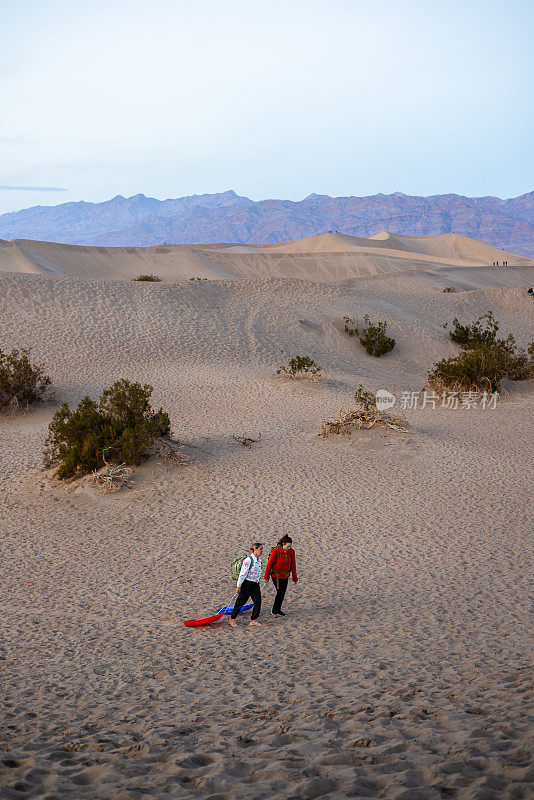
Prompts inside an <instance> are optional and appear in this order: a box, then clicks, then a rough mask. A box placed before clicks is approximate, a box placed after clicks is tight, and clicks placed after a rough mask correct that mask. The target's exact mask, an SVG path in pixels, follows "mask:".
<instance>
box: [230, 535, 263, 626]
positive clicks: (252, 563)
mask: <svg viewBox="0 0 534 800" xmlns="http://www.w3.org/2000/svg"><path fill="white" fill-rule="evenodd" d="M251 550H252V552H251V554H250V555H249V556H247V557H246V558H245V560H244V561H243V563H242V565H241V571H240V572H239V578H238V579H237V592H238V594H237V600H236V601H235V603H234V610H233V611H232V613H231V615H230V619H229V620H228V621H229V623H230V625H231V626H232V628H237V622H236V617H237V615H238V614H239V612H240V611H241V609H242V608H243V606H244V605H245V603H246V602H247V600H248V599H249V597H251V598H252V602H253V603H254V608H253V609H252V615H251V618H250V624H251V625H261V622H258V617H259V616H260V609H261V592H260V578H261V571H262V565H261V554H262V552H263V545H262V544H260V543H259V542H255V543H254V544H253V545H252V547H251Z"/></svg>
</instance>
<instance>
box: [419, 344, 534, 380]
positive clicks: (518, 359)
mask: <svg viewBox="0 0 534 800" xmlns="http://www.w3.org/2000/svg"><path fill="white" fill-rule="evenodd" d="M532 377H534V342H533V343H531V344H530V345H529V348H528V351H527V352H525V351H524V350H521V349H518V348H517V345H516V342H515V339H514V337H513V336H512V335H511V334H510V336H509V337H508V338H507V339H498V340H497V341H495V342H490V343H482V344H481V343H479V342H477V343H476V344H475V345H473V346H472V347H467V346H466V345H463V346H462V349H461V351H460V353H459V354H458V355H457V356H453V357H452V358H444V359H442V360H441V361H438V362H437V363H436V364H434V367H433V369H432V371H431V372H430V373H429V376H428V380H429V384H430V386H432V387H433V388H435V389H438V390H441V389H457V390H462V391H469V390H472V389H475V390H477V391H489V392H496V391H498V390H499V388H500V385H501V381H502V379H503V378H509V379H510V380H513V381H521V380H527V379H528V378H532Z"/></svg>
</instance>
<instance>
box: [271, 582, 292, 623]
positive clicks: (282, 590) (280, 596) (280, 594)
mask: <svg viewBox="0 0 534 800" xmlns="http://www.w3.org/2000/svg"><path fill="white" fill-rule="evenodd" d="M288 581H289V578H277V577H276V575H273V583H274V585H275V586H276V597H275V598H274V603H273V614H278V612H279V611H281V610H282V603H283V602H284V597H285V596H286V590H287V583H288Z"/></svg>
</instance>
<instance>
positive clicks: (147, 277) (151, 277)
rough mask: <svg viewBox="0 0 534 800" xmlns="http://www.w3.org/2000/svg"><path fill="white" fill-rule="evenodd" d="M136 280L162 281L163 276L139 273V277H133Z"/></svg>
mask: <svg viewBox="0 0 534 800" xmlns="http://www.w3.org/2000/svg"><path fill="white" fill-rule="evenodd" d="M132 280H134V281H150V282H151V283H161V278H158V276H157V275H138V276H137V278H132Z"/></svg>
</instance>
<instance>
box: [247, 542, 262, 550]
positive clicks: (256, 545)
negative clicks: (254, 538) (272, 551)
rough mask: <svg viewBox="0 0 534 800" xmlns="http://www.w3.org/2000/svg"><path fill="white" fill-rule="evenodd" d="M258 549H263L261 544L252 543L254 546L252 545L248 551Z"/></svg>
mask: <svg viewBox="0 0 534 800" xmlns="http://www.w3.org/2000/svg"><path fill="white" fill-rule="evenodd" d="M258 547H263V542H254V544H253V545H252V547H251V548H250V549H251V550H257V549H258Z"/></svg>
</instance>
